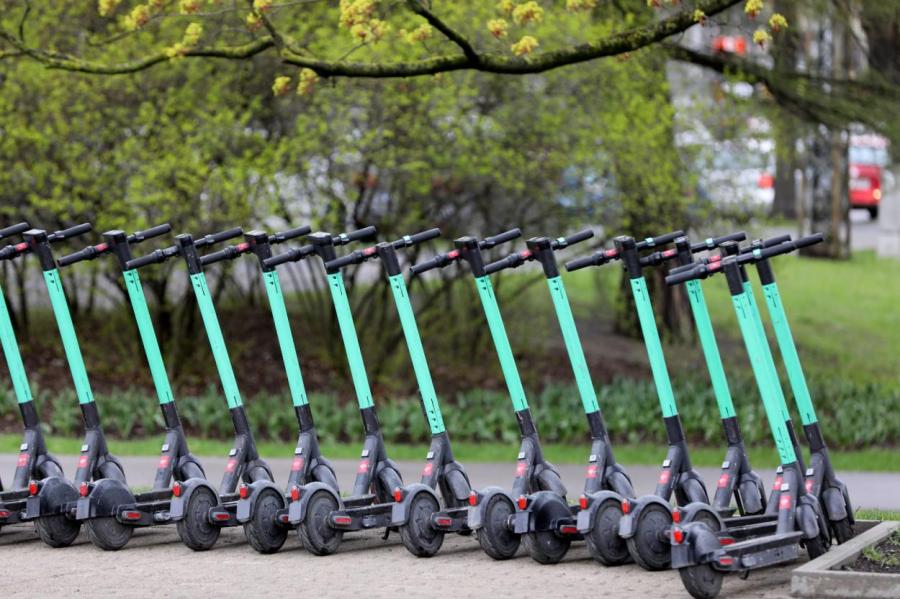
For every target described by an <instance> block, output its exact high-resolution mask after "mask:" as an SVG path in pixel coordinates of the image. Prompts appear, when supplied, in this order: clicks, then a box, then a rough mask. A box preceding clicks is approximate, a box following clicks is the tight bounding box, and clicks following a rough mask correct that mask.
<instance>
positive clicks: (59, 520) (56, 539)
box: [34, 514, 81, 547]
mask: <svg viewBox="0 0 900 599" xmlns="http://www.w3.org/2000/svg"><path fill="white" fill-rule="evenodd" d="M34 528H35V530H37V533H38V536H39V537H40V538H41V540H42V541H43V542H44V543H46V544H47V545H49V546H50V547H68V546H69V545H71V544H72V543H74V542H75V539H76V538H77V537H78V533H79V531H81V524H80V523H78V522H75V521H73V520H69V519H68V518H66V517H65V516H64V515H63V514H57V515H54V516H41V517H40V518H38V519H37V520H35V521H34Z"/></svg>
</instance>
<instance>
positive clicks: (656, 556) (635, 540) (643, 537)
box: [625, 503, 672, 571]
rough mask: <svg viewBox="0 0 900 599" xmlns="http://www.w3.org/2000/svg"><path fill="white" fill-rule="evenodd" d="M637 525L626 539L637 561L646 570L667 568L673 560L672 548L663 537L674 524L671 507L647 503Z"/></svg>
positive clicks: (630, 551) (629, 549)
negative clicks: (632, 533)
mask: <svg viewBox="0 0 900 599" xmlns="http://www.w3.org/2000/svg"><path fill="white" fill-rule="evenodd" d="M635 526H636V528H635V533H634V536H632V537H630V538H628V539H626V540H625V542H626V544H627V545H628V553H630V554H631V557H632V558H633V559H634V561H635V563H637V565H639V566H640V567H641V568H643V569H644V570H650V571H657V570H667V569H668V568H669V565H670V564H671V561H672V548H671V546H670V545H669V542H668V541H667V540H666V539H664V538H663V537H664V533H665V531H666V529H667V528H669V527H670V526H672V513H671V512H670V511H669V508H667V507H665V506H663V505H660V504H658V503H649V504H647V505H646V506H644V509H643V510H641V515H640V516H639V517H638V521H637V522H636V523H635Z"/></svg>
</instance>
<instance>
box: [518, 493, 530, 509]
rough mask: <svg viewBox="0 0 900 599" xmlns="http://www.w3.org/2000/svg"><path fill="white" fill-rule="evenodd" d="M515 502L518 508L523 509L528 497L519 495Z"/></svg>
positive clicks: (526, 504)
mask: <svg viewBox="0 0 900 599" xmlns="http://www.w3.org/2000/svg"><path fill="white" fill-rule="evenodd" d="M517 503H518V504H519V509H520V510H524V509H525V508H527V507H528V498H527V497H525V496H524V495H519V500H518V502H517Z"/></svg>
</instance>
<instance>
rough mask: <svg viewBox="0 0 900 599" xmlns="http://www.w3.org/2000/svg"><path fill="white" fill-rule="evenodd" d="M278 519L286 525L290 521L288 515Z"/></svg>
mask: <svg viewBox="0 0 900 599" xmlns="http://www.w3.org/2000/svg"><path fill="white" fill-rule="evenodd" d="M278 519H279V520H281V521H282V522H283V523H284V524H287V523H288V520H290V518H289V517H288V515H287V514H281V515H280V516H278Z"/></svg>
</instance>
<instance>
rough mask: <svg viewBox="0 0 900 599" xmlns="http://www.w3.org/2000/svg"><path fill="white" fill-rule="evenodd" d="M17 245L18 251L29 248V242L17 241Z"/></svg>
mask: <svg viewBox="0 0 900 599" xmlns="http://www.w3.org/2000/svg"><path fill="white" fill-rule="evenodd" d="M15 247H16V251H17V252H24V251H25V250H27V249H28V244H27V243H25V242H24V241H23V242H22V243H17V244H16V246H15Z"/></svg>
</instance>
